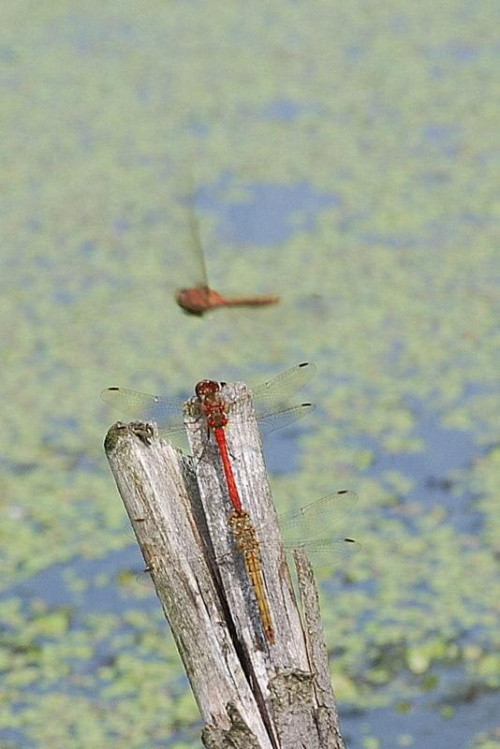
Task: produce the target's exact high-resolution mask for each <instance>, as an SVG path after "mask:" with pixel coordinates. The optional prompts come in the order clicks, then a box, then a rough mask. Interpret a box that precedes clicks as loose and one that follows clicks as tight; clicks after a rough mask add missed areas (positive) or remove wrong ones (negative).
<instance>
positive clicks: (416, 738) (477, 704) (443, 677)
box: [341, 667, 498, 749]
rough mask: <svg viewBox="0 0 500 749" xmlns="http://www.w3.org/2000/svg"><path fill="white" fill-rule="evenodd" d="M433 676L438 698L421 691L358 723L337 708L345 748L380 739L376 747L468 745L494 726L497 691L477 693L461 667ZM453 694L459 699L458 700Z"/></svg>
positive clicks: (429, 748)
mask: <svg viewBox="0 0 500 749" xmlns="http://www.w3.org/2000/svg"><path fill="white" fill-rule="evenodd" d="M437 673H438V675H439V679H438V683H439V684H440V687H441V688H440V690H439V693H440V694H439V696H438V697H436V695H435V693H434V690H429V691H423V692H422V693H421V694H420V695H417V696H415V697H414V698H412V699H411V700H410V701H405V702H399V703H398V702H395V705H394V707H393V708H384V709H371V710H370V711H369V712H366V713H364V714H363V720H362V722H361V721H360V716H359V713H358V712H357V711H355V712H350V711H349V710H345V711H342V710H341V719H342V727H343V731H344V735H345V736H346V737H347V740H348V743H347V746H349V748H350V749H362V748H363V747H364V746H366V743H365V742H366V740H367V739H369V738H370V739H372V740H373V739H378V741H379V742H380V743H379V744H378V745H377V746H378V747H379V748H380V749H394V747H397V746H415V747H421V746H422V747H423V746H425V747H426V749H444V747H455V746H460V747H466V746H468V745H469V743H470V742H471V741H472V740H473V739H474V737H475V736H476V735H477V734H479V733H481V732H484V731H488V730H495V729H496V728H498V694H497V693H493V692H482V693H477V692H476V691H475V690H474V687H473V685H472V684H469V685H467V677H466V676H465V675H464V672H463V670H462V669H461V668H458V667H457V668H453V669H451V668H450V669H439V670H438V671H437ZM457 690H458V691H457ZM402 691H403V690H402ZM457 694H460V695H462V697H461V698H460V699H459V700H458V701H457V699H456V695H457ZM443 695H444V696H443ZM446 695H448V697H446ZM476 695H477V696H476ZM464 696H465V699H464ZM471 697H472V699H471ZM354 737H355V738H354ZM403 737H408V741H407V743H402V739H403ZM410 737H411V739H410ZM457 741H459V743H457Z"/></svg>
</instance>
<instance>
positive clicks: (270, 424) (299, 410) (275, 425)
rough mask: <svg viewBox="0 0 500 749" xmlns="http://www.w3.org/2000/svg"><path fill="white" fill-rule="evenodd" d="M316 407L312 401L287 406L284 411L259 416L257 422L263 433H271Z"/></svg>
mask: <svg viewBox="0 0 500 749" xmlns="http://www.w3.org/2000/svg"><path fill="white" fill-rule="evenodd" d="M315 408H316V406H313V405H312V403H302V404H301V405H300V406H294V407H293V408H286V409H285V410H283V411H277V412H276V413H268V414H264V415H262V416H257V424H258V426H259V430H260V432H261V434H269V433H270V432H274V431H275V430H276V429H283V427H287V426H289V424H293V422H294V421H298V420H299V419H302V418H303V417H304V416H307V414H310V413H311V412H312V411H314V409H315Z"/></svg>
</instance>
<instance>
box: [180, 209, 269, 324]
mask: <svg viewBox="0 0 500 749" xmlns="http://www.w3.org/2000/svg"><path fill="white" fill-rule="evenodd" d="M188 220H189V228H190V231H191V240H192V245H193V251H194V255H195V258H196V266H197V268H196V273H197V276H198V278H197V283H196V285H195V286H193V287H190V288H186V289H179V290H178V291H177V293H176V296H175V300H176V302H177V304H178V305H179V307H181V308H182V309H183V310H184V312H187V313H188V314H190V315H197V316H198V317H201V316H202V315H204V314H205V312H209V311H210V310H213V309H218V308H220V307H264V306H265V307H267V306H269V305H270V304H277V303H278V302H279V297H278V296H274V295H257V296H256V295H250V296H242V297H230V298H227V297H224V296H222V294H219V292H218V291H214V289H211V288H210V285H209V283H208V273H207V267H206V262H205V254H204V252H203V246H202V243H201V239H200V230H199V225H198V222H197V220H196V217H195V214H194V211H192V210H191V211H189V218H188Z"/></svg>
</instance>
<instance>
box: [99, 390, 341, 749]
mask: <svg viewBox="0 0 500 749" xmlns="http://www.w3.org/2000/svg"><path fill="white" fill-rule="evenodd" d="M224 395H225V397H226V398H227V400H228V401H232V400H234V399H235V398H238V400H239V401H240V403H241V404H242V405H241V409H240V412H241V418H238V419H237V420H233V422H232V423H231V425H230V427H228V428H227V429H226V434H227V439H228V443H229V450H230V454H231V459H232V465H233V470H234V473H235V476H236V482H237V485H238V489H239V491H240V494H241V498H242V502H243V506H244V507H245V509H246V510H248V512H249V513H250V516H251V518H252V520H253V522H254V524H255V526H256V527H257V535H258V538H259V542H260V545H261V554H262V564H263V566H264V570H265V584H266V589H267V595H268V598H269V602H270V606H271V611H272V617H273V623H274V629H275V633H276V635H275V643H274V644H270V643H269V642H268V641H267V639H266V636H265V633H264V631H263V629H262V626H261V622H260V618H259V614H258V609H257V605H256V601H255V598H254V595H253V591H252V589H251V587H250V585H249V582H248V576H247V573H246V569H245V565H244V562H243V559H242V556H241V552H240V551H238V549H237V548H236V546H235V542H234V538H233V536H232V531H231V528H230V526H229V523H228V517H229V515H230V512H231V504H230V501H229V498H228V495H227V490H226V484H225V479H224V474H223V471H222V466H221V462H220V457H219V454H218V451H217V448H216V446H215V443H214V442H213V440H211V439H208V435H207V428H206V424H205V423H204V420H203V419H199V418H198V419H196V418H194V417H191V416H188V415H186V417H185V424H186V429H187V431H188V438H189V441H190V444H191V449H192V451H193V457H192V458H191V457H187V456H185V455H183V453H181V452H180V451H179V450H177V449H176V448H174V447H172V446H171V445H170V444H169V442H167V441H166V440H164V439H163V438H162V437H161V436H160V435H159V433H158V430H157V427H156V425H155V424H142V423H141V424H131V425H124V424H120V423H118V424H116V425H115V426H113V427H111V429H110V430H109V432H108V435H107V437H106V441H105V450H106V454H107V457H108V460H109V463H110V466H111V470H112V472H113V475H114V477H115V480H116V484H117V487H118V491H119V492H120V495H121V497H122V500H123V502H124V504H125V507H126V510H127V513H128V515H129V517H130V521H131V523H132V527H133V529H134V532H135V535H136V537H137V541H138V543H139V546H140V548H141V551H142V553H143V556H144V559H145V561H146V565H147V569H148V571H149V572H150V574H151V577H152V579H153V582H154V585H155V588H156V591H157V594H158V597H159V599H160V601H161V604H162V606H163V610H164V612H165V615H166V617H167V619H168V621H169V623H170V627H171V629H172V633H173V635H174V638H175V640H176V643H177V647H178V649H179V653H180V655H181V658H182V660H183V663H184V666H185V668H186V672H187V675H188V677H189V680H190V683H191V687H192V689H193V692H194V695H195V698H196V700H197V703H198V706H199V709H200V712H201V715H202V717H203V720H204V723H205V727H204V729H203V733H202V739H203V742H204V745H205V746H206V747H207V748H209V749H230V748H231V749H235V748H236V749H253V748H254V747H255V749H277V748H280V749H299V748H300V747H303V748H304V749H305V748H307V749H343V746H344V745H343V743H342V738H341V735H340V729H339V725H338V716H337V711H336V706H335V699H334V696H333V691H332V688H331V683H330V677H329V670H328V658H327V653H326V648H325V646H324V644H323V639H322V633H321V624H320V619H319V610H318V607H317V592H316V588H315V586H314V579H313V576H312V572H311V569H310V567H309V566H308V562H307V558H306V557H305V555H304V553H303V552H300V553H299V554H298V555H297V558H296V564H297V570H298V579H299V586H300V590H301V598H302V601H303V606H304V609H305V611H304V616H305V619H304V621H305V624H306V626H305V632H304V630H303V627H302V623H301V617H300V615H299V611H298V608H297V603H296V600H295V596H294V591H293V586H292V583H291V580H290V574H289V571H288V567H287V564H286V560H285V556H284V552H283V548H282V546H281V539H280V532H279V526H278V522H277V517H276V512H275V509H274V505H273V502H272V499H271V493H270V490H269V484H268V480H267V475H266V470H265V465H264V460H263V456H262V449H261V443H260V436H259V432H258V429H257V425H256V422H255V418H254V417H253V407H252V402H251V398H250V395H249V393H248V391H247V390H246V387H245V386H244V385H243V384H241V383H237V384H235V385H228V386H225V388H224Z"/></svg>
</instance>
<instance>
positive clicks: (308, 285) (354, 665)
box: [0, 0, 500, 749]
mask: <svg viewBox="0 0 500 749" xmlns="http://www.w3.org/2000/svg"><path fill="white" fill-rule="evenodd" d="M499 23H500V6H499V4H498V3H497V2H495V1H494V0H478V1H477V2H475V3H471V2H466V1H465V0H450V1H449V2H442V3H435V2H432V3H431V2H428V0H423V2H420V3H418V4H417V3H409V2H406V3H404V2H393V1H391V0H388V1H387V2H382V1H381V0H372V1H369V0H353V2H349V3H342V2H338V1H336V2H322V1H321V0H309V2H307V3H297V2H292V0H276V2H273V3H267V4H261V3H258V4H254V5H249V4H248V3H244V2H240V1H236V2H232V3H228V2H219V1H218V0H215V1H214V2H211V3H203V2H200V1H199V0H192V1H189V2H179V1H177V2H174V1H172V2H168V1H166V2H163V3H158V2H150V3H141V4H137V3H135V2H129V1H127V0H124V1H123V2H120V3H108V2H93V1H92V0H89V2H87V3H84V4H81V3H76V2H74V0H68V1H67V2H53V1H51V0H48V1H47V2H44V3H34V2H29V1H28V0H20V1H19V2H16V3H11V4H7V3H4V4H3V8H2V30H3V33H2V40H1V43H0V61H1V73H0V86H1V99H0V107H1V115H2V116H1V121H2V125H1V132H2V137H1V140H0V154H1V165H2V168H1V170H0V180H1V184H2V217H1V232H2V243H1V250H0V253H1V255H0V257H1V261H2V273H1V277H0V284H1V293H0V308H1V309H0V341H1V348H2V373H1V380H0V381H1V386H0V387H1V393H2V421H3V428H2V430H1V436H0V462H1V468H2V470H1V475H0V503H1V505H0V507H1V518H2V521H1V525H0V541H1V548H0V564H1V585H2V590H1V598H0V628H1V629H0V643H1V650H0V662H1V669H2V673H3V678H2V682H3V685H2V689H3V693H2V696H1V702H0V746H1V747H2V749H14V747H15V748H16V749H18V748H19V749H20V748H22V749H31V748H33V749H45V748H46V747H47V748H49V747H50V749H53V747H76V748H78V747H85V748H86V749H90V748H94V747H97V748H98V747H107V746H113V747H126V748H127V749H147V748H149V747H155V748H156V747H168V748H169V749H187V748H188V747H197V746H200V740H199V732H200V729H201V725H200V722H199V716H198V713H197V710H196V707H195V704H194V700H193V698H192V696H191V694H190V691H189V688H188V685H187V682H186V678H185V676H184V673H183V670H182V666H181V663H180V661H179V658H178V656H177V653H176V650H175V647H174V644H173V640H172V637H171V635H170V634H169V632H168V627H167V625H166V624H165V622H164V620H163V617H162V615H161V613H160V609H159V605H158V604H157V602H156V599H155V597H154V595H153V594H152V593H151V592H150V591H148V589H147V588H144V587H143V586H141V585H138V584H137V582H136V576H135V573H136V572H138V571H139V570H140V569H141V564H142V563H141V558H140V555H139V552H138V551H137V549H136V547H135V544H134V543H133V541H132V540H131V538H130V536H129V535H128V534H127V527H128V523H127V520H126V517H125V513H124V510H123V507H122V504H121V501H120V499H119V497H118V495H117V491H116V489H115V486H114V483H113V481H112V478H111V476H110V473H109V469H108V467H107V463H106V461H105V458H104V455H103V450H102V441H103V438H104V434H105V432H106V429H107V427H108V426H109V424H110V423H111V422H112V421H113V420H114V418H115V417H116V416H117V415H115V414H111V412H110V410H109V409H108V408H107V407H106V406H105V405H104V404H103V403H102V402H101V401H100V400H99V397H98V394H99V392H100V390H101V389H102V388H104V387H107V386H109V385H122V386H127V387H132V388H136V389H139V390H144V391H146V392H152V393H161V394H168V395H174V396H188V395H189V394H191V392H192V389H193V385H194V383H195V382H196V381H197V380H198V379H200V378H201V377H207V376H213V377H220V378H222V379H225V380H229V381H231V380H235V379H241V380H244V381H245V382H248V383H249V384H252V383H253V384H255V383H259V382H260V381H262V380H265V379H267V378H268V377H270V376H272V375H274V374H276V373H278V372H279V371H281V370H284V369H287V368H288V367H290V366H292V365H293V364H295V363H297V362H300V361H303V360H311V361H314V362H315V363H316V364H317V366H318V368H319V374H318V376H317V377H316V378H315V380H314V381H313V383H312V384H311V385H310V386H308V388H307V393H306V394H305V397H306V400H309V399H310V400H313V401H314V402H315V403H316V404H317V405H318V410H317V411H316V412H315V414H314V415H313V416H312V417H311V418H310V419H309V420H308V423H307V425H306V426H305V428H302V426H300V427H297V428H296V429H295V430H292V431H289V432H287V433H283V434H282V435H281V436H279V437H274V438H273V440H271V441H270V443H269V446H268V453H267V455H268V462H269V468H270V472H271V478H272V484H273V489H274V494H275V498H276V503H277V505H278V506H279V508H280V509H286V508H287V507H291V506H293V507H295V506H299V505H301V504H307V503H308V502H310V501H312V500H313V499H315V498H316V497H319V496H321V495H322V494H327V493H329V492H332V491H335V490H337V489H343V488H350V489H353V490H354V491H356V492H357V493H358V494H359V497H360V500H359V512H358V513H357V514H356V515H352V516H351V517H350V519H349V521H348V523H347V525H346V528H345V531H346V533H347V535H350V536H355V537H356V538H357V539H359V541H360V542H361V543H362V546H363V549H362V552H361V553H360V554H359V555H358V556H357V557H356V558H355V559H353V560H352V561H350V562H349V565H348V566H347V567H346V568H345V569H343V570H342V572H341V574H340V575H339V574H337V575H336V576H335V577H333V578H332V577H331V571H329V570H328V569H327V568H325V569H320V570H318V576H319V578H320V579H321V580H322V581H323V583H324V585H323V597H322V607H323V612H324V622H325V626H326V629H327V636H328V644H329V646H330V649H331V664H332V671H333V674H334V684H335V687H336V691H337V695H338V698H339V701H340V712H341V718H342V725H343V729H344V733H345V737H346V740H347V743H348V745H349V747H351V749H378V748H379V747H380V748H383V749H394V747H400V746H401V747H406V746H414V747H424V746H425V747H426V749H443V747H448V746H454V747H470V748H472V747H474V748H475V749H478V748H479V747H482V749H486V747H488V748H491V747H495V746H500V721H499V718H498V715H499V710H498V705H499V699H498V694H499V693H498V687H499V681H500V656H499V640H500V631H499V627H498V615H499V608H500V582H499V576H498V557H499V553H500V545H499V543H500V542H499V538H500V519H499V518H500V513H499V512H498V501H497V486H498V481H499V478H500V477H499V471H500V449H499V447H498V424H499V423H500V402H499V398H498V371H499V369H500V355H499V345H498V344H499V327H498V321H499V285H498V275H499V268H500V264H499V252H498V242H499V208H500V204H499V201H498V191H497V188H498V170H499V160H498V122H499V115H500V111H499V109H500V108H499V106H498V88H499V77H500V76H499V73H498V71H499V69H500V60H499V50H500V47H499V44H498V28H499ZM188 194H189V195H190V196H191V200H190V202H191V205H192V206H193V207H194V208H195V210H196V212H197V215H198V216H199V218H200V224H201V232H202V237H203V243H204V245H205V247H206V255H207V264H208V267H209V274H210V280H211V283H212V285H213V286H214V288H216V289H217V290H218V291H221V292H227V293H249V292H252V293H259V292H261V293H264V292H276V293H279V294H280V295H281V297H282V302H281V304H280V305H279V306H276V307H273V308H269V309H261V310H220V311H216V312H213V313H212V314H211V315H209V316H206V317H205V318H204V319H197V318H190V317H187V316H186V315H184V314H183V313H182V312H181V311H180V310H179V308H178V307H177V306H176V304H175V303H174V292H175V289H176V288H177V287H179V286H183V285H187V284H194V283H196V282H197V281H198V280H199V275H198V265H197V259H196V256H195V253H194V252H193V247H192V243H191V240H190V237H189V231H188V228H187V218H186V211H187V207H186V196H187V195H188Z"/></svg>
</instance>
